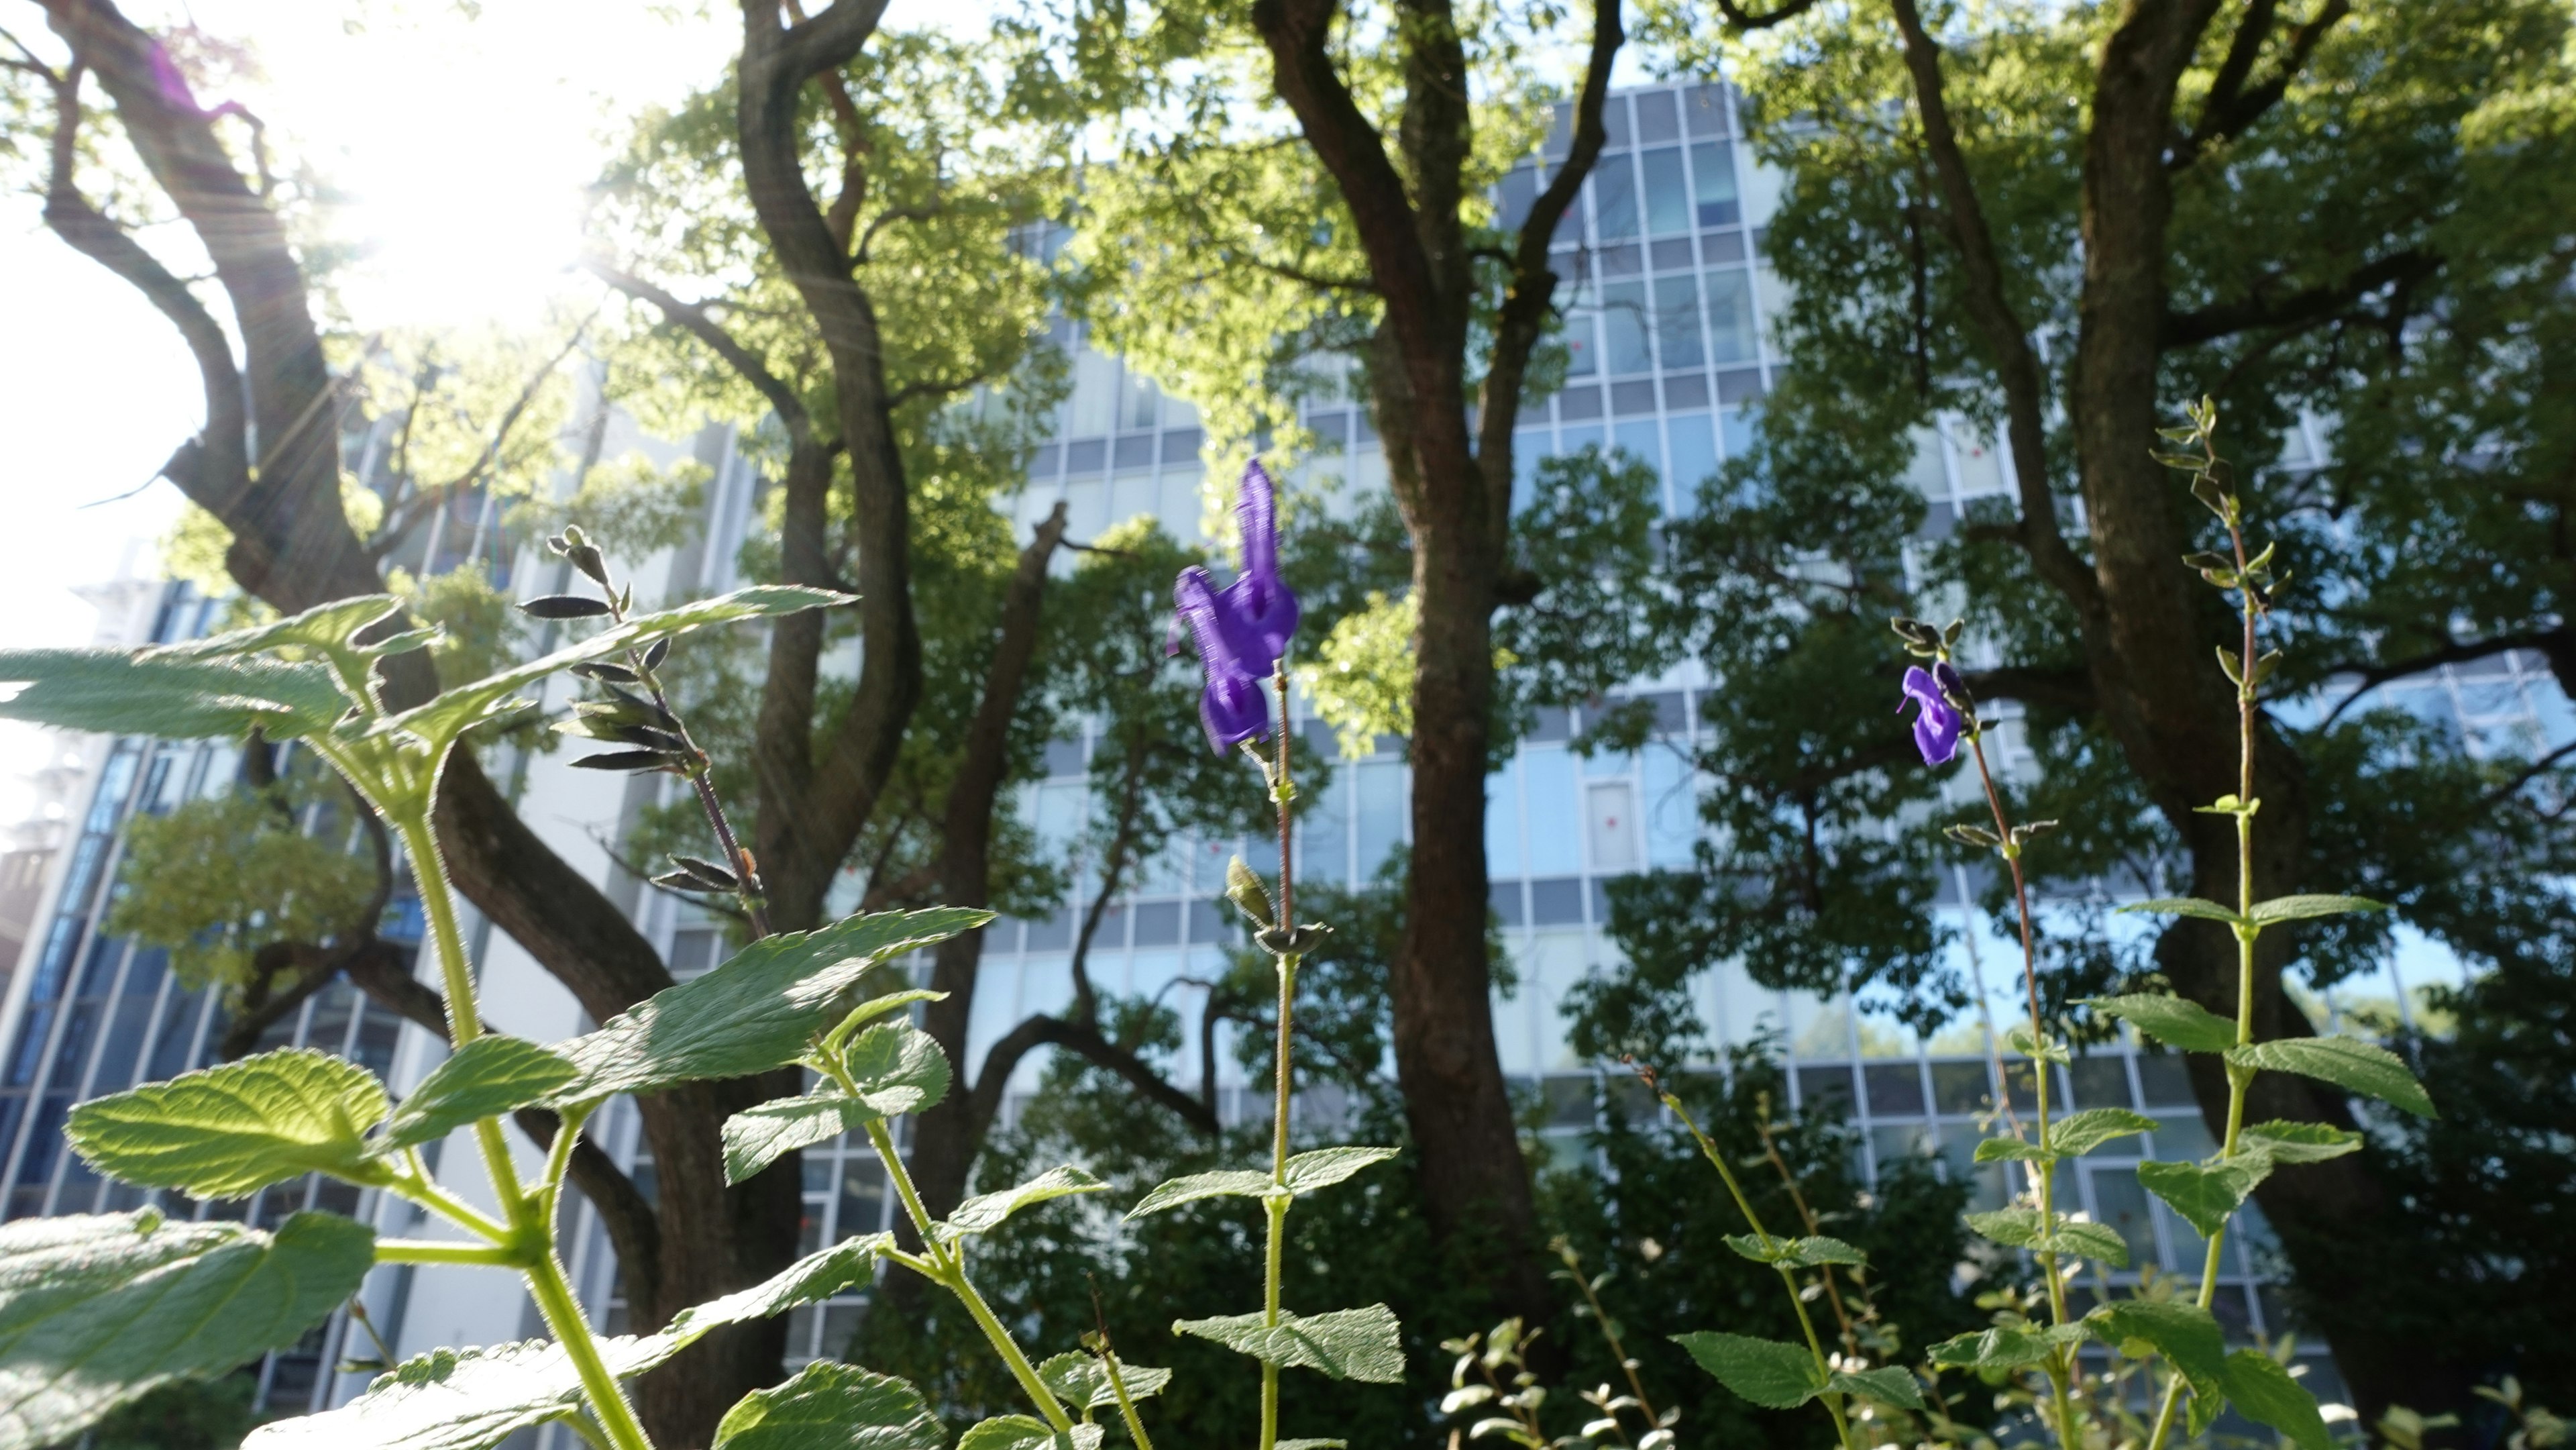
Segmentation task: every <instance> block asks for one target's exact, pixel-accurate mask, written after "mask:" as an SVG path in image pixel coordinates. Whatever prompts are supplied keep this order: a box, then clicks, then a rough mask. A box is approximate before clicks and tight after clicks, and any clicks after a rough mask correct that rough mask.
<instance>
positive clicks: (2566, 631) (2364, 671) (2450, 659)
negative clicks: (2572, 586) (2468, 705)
mask: <svg viewBox="0 0 2576 1450" xmlns="http://www.w3.org/2000/svg"><path fill="white" fill-rule="evenodd" d="M2570 633H2571V627H2570V626H2566V625H2561V626H2559V627H2558V628H2556V629H2535V630H2523V631H2520V632H2517V633H2514V634H2499V635H2493V636H2490V637H2489V638H2486V639H2462V640H2452V641H2450V642H2449V643H2446V644H2443V645H2441V646H2438V647H2437V648H2434V649H2429V650H2425V651H2424V652H2422V653H2421V654H2414V655H2409V656H2407V657H2406V658H2405V659H2402V660H2391V661H2387V662H2384V663H2378V664H2371V663H2364V662H2359V661H2355V662H2351V663H2346V664H2339V665H2336V666H2335V667H2333V668H2332V669H2330V670H2328V671H2327V672H2326V674H2327V677H2328V678H2330V679H2332V678H2340V677H2342V676H2346V675H2350V676H2352V677H2353V680H2354V684H2353V687H2352V693H2351V694H2349V695H2346V696H2344V697H2343V699H2341V700H2339V701H2337V702H2336V703H2335V707H2334V708H2333V709H2332V710H2329V711H2327V712H2326V717H2325V718H2324V719H2323V720H2320V721H2318V722H2317V728H2318V729H2319V730H2324V729H2326V728H2328V727H2329V726H2331V725H2333V724H2334V722H2335V721H2337V720H2339V719H2341V718H2342V717H2343V712H2344V711H2346V710H2349V709H2351V708H2352V707H2353V706H2354V705H2355V704H2358V703H2359V702H2360V700H2361V698H2362V697H2363V696H2365V695H2367V694H2369V693H2370V692H2371V691H2373V690H2376V689H2378V688H2379V687H2380V686H2382V685H2384V684H2387V683H2388V682H2389V681H2391V680H2402V679H2405V678H2406V677H2407V676H2409V675H2420V674H2422V673H2424V672H2425V671H2426V670H2435V669H2440V668H2441V667H2442V666H2444V665H2459V664H2467V663H2468V662H2469V661H2471V660H2482V659H2487V658H2490V657H2492V656H2495V655H2500V654H2508V653H2511V652H2512V651H2514V650H2525V649H2527V650H2530V651H2531V652H2533V653H2534V654H2539V655H2547V654H2548V653H2549V652H2550V651H2551V650H2552V649H2553V648H2558V649H2564V648H2567V647H2568V637H2569V635H2570Z"/></svg>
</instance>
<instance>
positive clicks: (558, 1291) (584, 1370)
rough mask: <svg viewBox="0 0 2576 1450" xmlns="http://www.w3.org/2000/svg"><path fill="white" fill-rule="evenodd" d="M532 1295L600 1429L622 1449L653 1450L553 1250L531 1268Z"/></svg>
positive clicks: (525, 1271)
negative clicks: (568, 1361) (560, 1345)
mask: <svg viewBox="0 0 2576 1450" xmlns="http://www.w3.org/2000/svg"><path fill="white" fill-rule="evenodd" d="M523 1272H524V1275H525V1277H526V1279H527V1282H528V1292H529V1294H530V1295H531V1296H532V1297H533V1298H534V1299H535V1300H536V1301H537V1312H538V1313H540V1314H543V1315H544V1316H545V1317H546V1327H547V1328H548V1329H551V1330H553V1331H554V1335H555V1339H556V1341H557V1342H559V1343H560V1344H562V1345H563V1347H564V1355H565V1357H566V1358H568V1359H570V1360H571V1361H572V1367H573V1369H574V1371H575V1372H576V1373H578V1374H579V1375H580V1376H581V1387H582V1392H583V1394H584V1395H585V1396H586V1397H587V1398H588V1399H589V1400H590V1409H591V1413H592V1414H594V1415H597V1416H598V1417H599V1426H600V1428H601V1429H602V1430H604V1431H606V1432H607V1435H608V1439H609V1442H610V1443H611V1444H612V1445H614V1446H615V1447H616V1450H652V1446H653V1441H652V1439H651V1438H650V1437H648V1436H647V1435H646V1434H645V1433H644V1425H643V1422H641V1421H639V1420H637V1419H636V1418H635V1409H634V1407H633V1406H631V1405H629V1404H627V1403H626V1390H625V1387H624V1386H622V1385H620V1384H619V1383H618V1382H617V1376H616V1375H615V1374H613V1373H611V1372H610V1371H609V1368H608V1361H606V1360H605V1359H602V1358H601V1357H600V1353H599V1340H598V1339H597V1338H596V1337H595V1336H593V1335H592V1333H591V1332H590V1320H589V1319H588V1318H587V1317H585V1316H584V1315H583V1314H582V1312H581V1305H580V1303H579V1302H578V1301H576V1300H575V1299H574V1298H573V1296H572V1286H571V1285H570V1284H567V1283H565V1282H564V1275H563V1266H562V1265H560V1264H558V1263H556V1262H555V1255H554V1249H553V1248H552V1246H551V1245H549V1246H548V1247H547V1249H546V1252H545V1255H544V1257H542V1258H540V1259H538V1260H537V1262H536V1263H535V1264H534V1265H533V1266H530V1267H528V1268H527V1269H525V1270H524V1271H523Z"/></svg>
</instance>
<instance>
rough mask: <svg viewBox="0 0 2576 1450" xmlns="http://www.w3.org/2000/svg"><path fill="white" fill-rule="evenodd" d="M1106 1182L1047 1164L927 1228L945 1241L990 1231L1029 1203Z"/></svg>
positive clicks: (1101, 1188) (1103, 1187)
mask: <svg viewBox="0 0 2576 1450" xmlns="http://www.w3.org/2000/svg"><path fill="white" fill-rule="evenodd" d="M1108 1187H1109V1185H1108V1184H1106V1183H1103V1182H1101V1181H1100V1180H1099V1179H1097V1178H1094V1177H1092V1176H1091V1175H1090V1174H1089V1173H1086V1172H1084V1171H1083V1170H1082V1169H1079V1168H1076V1167H1074V1166H1073V1165H1071V1164H1066V1165H1065V1166H1063V1167H1061V1168H1050V1169H1048V1170H1047V1171H1045V1172H1044V1173H1041V1174H1039V1175H1038V1176H1037V1177H1035V1178H1032V1179H1030V1180H1029V1181H1028V1182H1026V1183H1022V1184H1019V1185H1017V1186H1015V1187H1011V1188H1005V1189H1003V1190H1002V1191H1001V1192H999V1193H979V1194H977V1195H975V1196H974V1197H973V1198H970V1199H968V1200H966V1201H965V1202H964V1203H961V1204H959V1205H957V1210H956V1212H954V1213H951V1214H950V1215H948V1221H947V1222H945V1223H939V1224H933V1225H931V1232H933V1233H935V1234H937V1235H939V1237H940V1238H941V1239H942V1240H943V1241H945V1242H947V1243H952V1244H953V1243H955V1242H957V1241H958V1240H959V1239H961V1238H964V1237H965V1236H966V1235H968V1234H980V1233H990V1232H991V1231H992V1230H994V1229H996V1228H999V1227H1000V1226H1001V1223H1002V1220H1004V1219H1006V1218H1009V1217H1010V1216H1011V1215H1012V1214H1015V1213H1017V1212H1019V1211H1020V1210H1021V1209H1024V1208H1027V1207H1029V1206H1030V1205H1031V1204H1038V1203H1045V1202H1047V1201H1048V1200H1050V1199H1056V1198H1067V1197H1070V1196H1072V1195H1074V1194H1077V1193H1101V1192H1105V1191H1107V1189H1108Z"/></svg>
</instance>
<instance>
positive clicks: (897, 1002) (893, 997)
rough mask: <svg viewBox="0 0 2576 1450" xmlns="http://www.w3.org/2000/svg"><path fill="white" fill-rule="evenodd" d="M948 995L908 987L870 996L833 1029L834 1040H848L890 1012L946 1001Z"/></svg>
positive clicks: (851, 1010)
mask: <svg viewBox="0 0 2576 1450" xmlns="http://www.w3.org/2000/svg"><path fill="white" fill-rule="evenodd" d="M947 997H948V994H947V993H945V992H934V991H931V990H930V989H928V988H926V987H907V988H905V989H904V990H902V991H900V992H888V993H886V994H885V995H883V996H881V997H870V998H869V999H868V1000H866V1001H864V1002H861V1003H860V1004H859V1005H857V1006H856V1007H853V1008H851V1009H850V1015H849V1016H847V1017H844V1018H842V1019H841V1024H840V1025H839V1026H838V1027H835V1028H833V1029H832V1037H833V1040H835V1041H847V1040H848V1039H849V1036H850V1034H851V1033H853V1032H856V1031H858V1030H859V1028H861V1027H863V1026H865V1025H866V1024H868V1023H870V1022H873V1021H875V1020H876V1019H877V1018H879V1017H883V1016H884V1015H885V1014H887V1013H888V1012H892V1011H895V1010H897V1009H899V1008H904V1007H909V1006H911V1005H912V1004H913V1003H915V1002H939V1001H945V1000H946V999H947Z"/></svg>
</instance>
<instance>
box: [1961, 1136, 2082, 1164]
mask: <svg viewBox="0 0 2576 1450" xmlns="http://www.w3.org/2000/svg"><path fill="white" fill-rule="evenodd" d="M2059 1156H2061V1155H2059V1154H2057V1153H2053V1152H2051V1153H2042V1152H2040V1151H2039V1145H2038V1144H2036V1143H2025V1142H2023V1141H2022V1140H2021V1139H2019V1138H1981V1139H1979V1140H1978V1142H1977V1151H1976V1161H1978V1162H1980V1163H2002V1162H2006V1161H2011V1162H2016V1163H2038V1162H2042V1161H2046V1160H2052V1159H2055V1158H2057V1157H2059Z"/></svg>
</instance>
